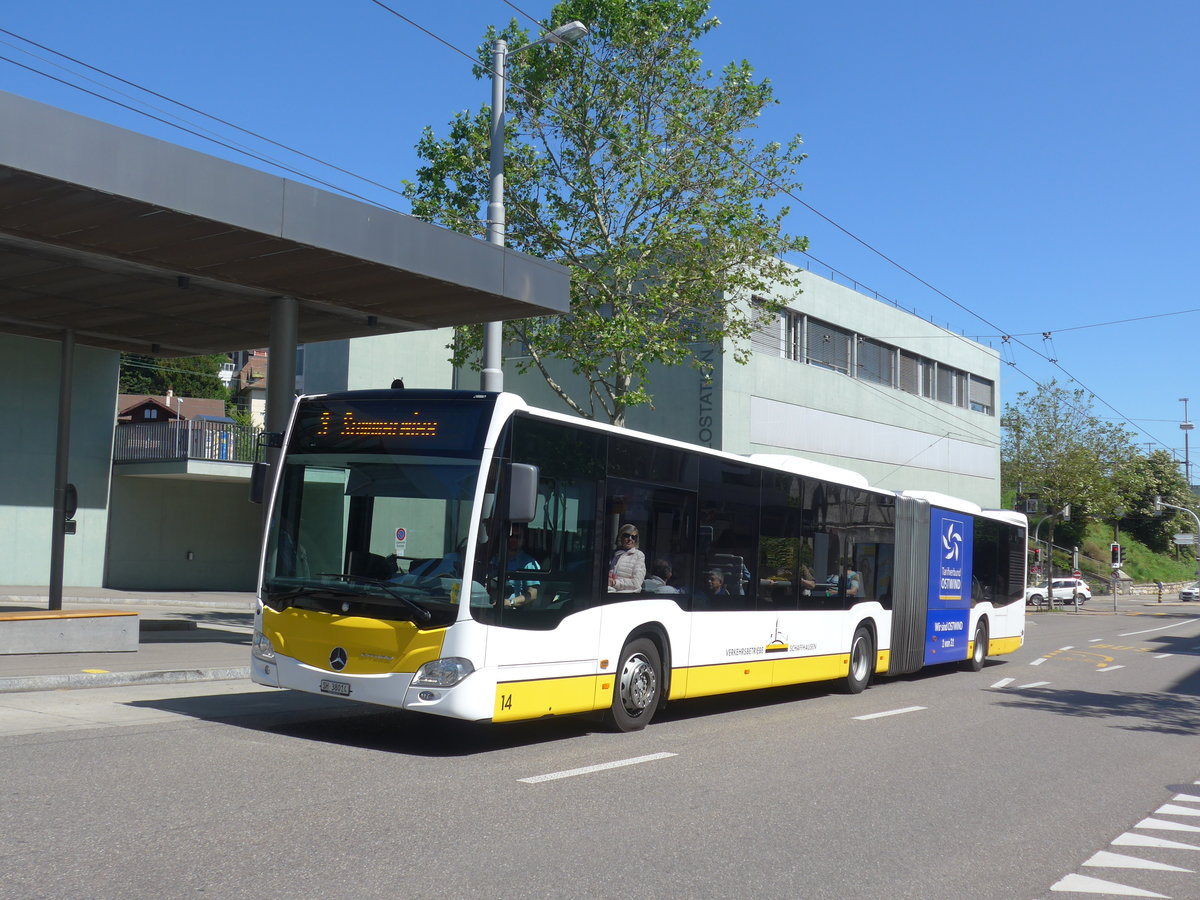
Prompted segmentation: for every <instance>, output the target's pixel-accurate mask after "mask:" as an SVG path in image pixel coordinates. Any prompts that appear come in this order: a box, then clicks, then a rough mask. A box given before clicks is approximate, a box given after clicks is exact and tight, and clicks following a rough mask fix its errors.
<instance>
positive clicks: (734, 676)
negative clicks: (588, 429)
mask: <svg viewBox="0 0 1200 900" xmlns="http://www.w3.org/2000/svg"><path fill="white" fill-rule="evenodd" d="M890 655H891V654H890V651H888V650H880V651H878V653H876V657H875V671H876V672H886V671H887V668H888V660H889V657H890ZM849 672H850V654H848V653H833V654H829V655H828V656H800V657H792V658H790V659H765V660H756V661H754V662H738V663H722V664H720V665H716V666H695V667H694V668H690V669H677V670H676V671H674V672H672V673H671V699H672V700H679V699H683V698H686V697H707V696H711V695H713V694H732V693H736V692H737V691H752V690H757V689H759V688H766V687H779V686H781V685H786V684H804V683H806V682H809V681H833V680H835V679H838V678H845V677H846V675H847V674H849Z"/></svg>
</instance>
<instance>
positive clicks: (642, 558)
mask: <svg viewBox="0 0 1200 900" xmlns="http://www.w3.org/2000/svg"><path fill="white" fill-rule="evenodd" d="M645 580H646V554H644V553H643V552H642V551H641V550H639V549H638V530H637V526H636V525H622V526H621V530H620V531H618V532H617V549H616V550H615V551H614V552H613V555H612V559H611V560H609V563H608V589H609V590H610V591H615V592H617V593H629V592H632V591H640V590H641V589H642V582H644V581H645Z"/></svg>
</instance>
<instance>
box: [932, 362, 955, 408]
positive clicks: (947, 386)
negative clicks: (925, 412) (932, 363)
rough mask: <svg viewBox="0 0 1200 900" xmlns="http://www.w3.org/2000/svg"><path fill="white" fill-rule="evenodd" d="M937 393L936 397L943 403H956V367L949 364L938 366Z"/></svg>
mask: <svg viewBox="0 0 1200 900" xmlns="http://www.w3.org/2000/svg"><path fill="white" fill-rule="evenodd" d="M936 378H937V389H936V390H937V393H936V394H935V395H934V399H936V400H940V401H941V402H942V403H949V404H952V405H953V403H954V369H952V368H950V367H949V366H938V367H937V369H936Z"/></svg>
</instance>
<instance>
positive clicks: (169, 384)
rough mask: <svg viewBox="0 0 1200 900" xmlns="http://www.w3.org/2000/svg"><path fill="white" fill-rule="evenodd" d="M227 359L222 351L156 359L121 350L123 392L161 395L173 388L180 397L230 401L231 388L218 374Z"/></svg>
mask: <svg viewBox="0 0 1200 900" xmlns="http://www.w3.org/2000/svg"><path fill="white" fill-rule="evenodd" d="M228 361H229V357H227V356H226V355H225V354H223V353H214V354H212V355H211V356H185V357H180V358H178V359H157V358H155V357H153V356H137V355H135V354H133V353H122V354H121V377H120V392H121V393H122V394H151V395H157V396H159V397H161V396H163V395H164V394H166V392H167V389H168V388H170V389H171V390H172V391H173V392H174V393H175V395H176V396H178V397H199V398H202V399H204V398H207V399H212V400H226V401H227V400H228V399H229V390H228V388H226V387H225V384H224V383H223V382H222V381H221V379H220V377H219V375H218V373H219V372H220V371H221V364H222V363H225V362H228Z"/></svg>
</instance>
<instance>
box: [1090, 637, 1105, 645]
mask: <svg viewBox="0 0 1200 900" xmlns="http://www.w3.org/2000/svg"><path fill="white" fill-rule="evenodd" d="M1102 640H1104V638H1092V639H1091V640H1090V641H1088V643H1089V644H1094V643H1096V642H1097V641H1102Z"/></svg>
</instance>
